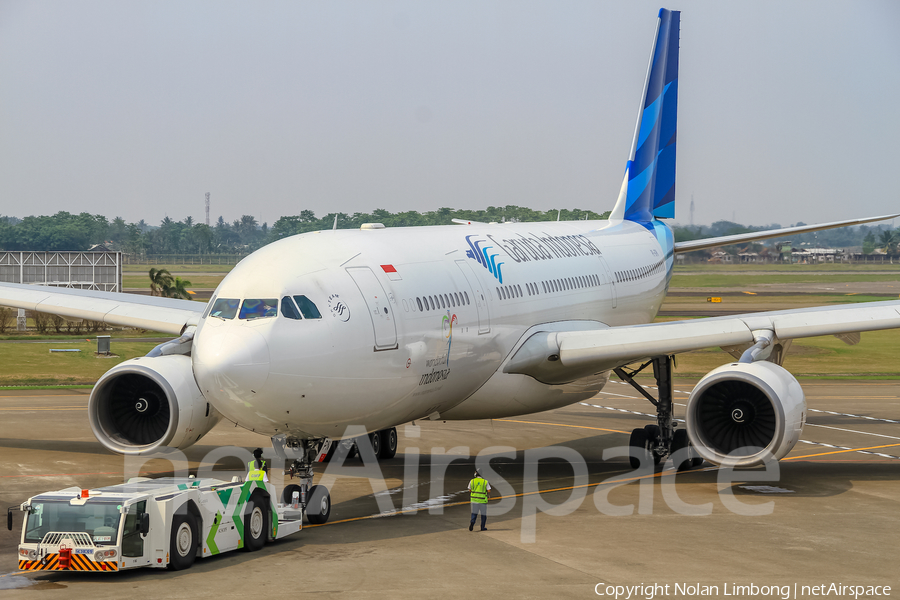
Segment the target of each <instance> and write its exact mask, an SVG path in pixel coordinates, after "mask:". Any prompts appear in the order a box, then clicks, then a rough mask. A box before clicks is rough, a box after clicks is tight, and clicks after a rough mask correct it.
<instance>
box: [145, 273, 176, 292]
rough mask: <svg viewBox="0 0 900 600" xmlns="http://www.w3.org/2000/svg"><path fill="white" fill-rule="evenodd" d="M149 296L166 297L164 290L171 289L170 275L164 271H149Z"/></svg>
mask: <svg viewBox="0 0 900 600" xmlns="http://www.w3.org/2000/svg"><path fill="white" fill-rule="evenodd" d="M149 274H150V295H151V296H168V294H166V290H168V289H169V288H171V287H172V283H173V281H172V274H171V273H169V272H168V271H167V270H166V269H159V270H157V269H153V268H151V269H150V273H149Z"/></svg>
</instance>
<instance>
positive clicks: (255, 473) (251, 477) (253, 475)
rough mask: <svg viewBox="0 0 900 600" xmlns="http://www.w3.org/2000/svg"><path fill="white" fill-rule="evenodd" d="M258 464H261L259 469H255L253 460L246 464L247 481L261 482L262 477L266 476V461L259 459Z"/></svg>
mask: <svg viewBox="0 0 900 600" xmlns="http://www.w3.org/2000/svg"><path fill="white" fill-rule="evenodd" d="M259 462H261V463H262V467H260V468H259V469H257V468H256V459H253V460H251V461H250V462H248V463H247V469H248V470H249V471H250V473H248V474H247V481H262V480H263V476H264V475H265V474H266V472H265V468H266V461H264V460H262V459H260V461H259Z"/></svg>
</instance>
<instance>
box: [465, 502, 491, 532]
mask: <svg viewBox="0 0 900 600" xmlns="http://www.w3.org/2000/svg"><path fill="white" fill-rule="evenodd" d="M471 504H472V520H471V521H469V525H474V524H475V519H476V518H478V514H479V513H481V528H482V529H484V526H485V524H486V523H487V504H480V503H478V502H472V503H471Z"/></svg>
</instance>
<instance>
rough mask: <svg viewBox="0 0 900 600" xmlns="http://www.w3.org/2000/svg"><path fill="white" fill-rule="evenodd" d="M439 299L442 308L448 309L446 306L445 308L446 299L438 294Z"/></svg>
mask: <svg viewBox="0 0 900 600" xmlns="http://www.w3.org/2000/svg"><path fill="white" fill-rule="evenodd" d="M437 299H438V302H440V303H441V308H447V307H446V306H444V298H443V296H441V295H440V294H438V295H437Z"/></svg>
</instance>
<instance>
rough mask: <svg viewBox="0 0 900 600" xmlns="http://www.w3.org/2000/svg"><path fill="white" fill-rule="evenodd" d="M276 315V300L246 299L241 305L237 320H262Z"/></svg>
mask: <svg viewBox="0 0 900 600" xmlns="http://www.w3.org/2000/svg"><path fill="white" fill-rule="evenodd" d="M277 314H278V300H276V299H275V298H265V299H262V300H260V299H258V298H247V299H246V300H244V303H243V304H241V314H239V315H238V318H239V319H264V318H266V317H274V316H275V315H277Z"/></svg>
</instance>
